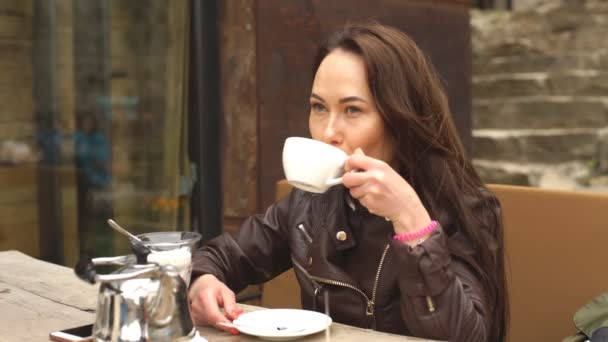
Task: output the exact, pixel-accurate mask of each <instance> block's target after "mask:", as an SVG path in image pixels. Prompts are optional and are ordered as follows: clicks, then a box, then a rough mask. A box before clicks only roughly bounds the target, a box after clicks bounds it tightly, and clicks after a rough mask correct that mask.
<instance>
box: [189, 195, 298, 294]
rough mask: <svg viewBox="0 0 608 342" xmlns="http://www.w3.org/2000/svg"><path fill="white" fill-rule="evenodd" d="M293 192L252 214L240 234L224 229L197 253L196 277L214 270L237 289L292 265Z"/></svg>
mask: <svg viewBox="0 0 608 342" xmlns="http://www.w3.org/2000/svg"><path fill="white" fill-rule="evenodd" d="M292 197H293V194H291V195H290V196H287V197H286V198H285V199H283V200H281V201H279V202H277V203H275V204H273V205H272V206H270V207H269V208H268V209H267V210H266V213H264V214H259V215H255V216H252V217H249V218H247V219H246V220H245V222H243V224H242V225H241V227H240V229H239V231H238V233H237V235H236V237H234V238H233V237H232V236H231V235H230V234H228V233H224V234H222V235H220V236H219V237H217V238H215V239H213V240H211V241H209V242H208V243H207V244H206V245H205V246H203V247H201V248H199V250H197V251H196V253H195V254H194V256H193V267H192V279H193V280H194V279H195V278H197V277H200V276H201V275H204V274H213V275H214V276H216V277H217V278H218V279H219V280H220V281H222V282H223V283H225V284H226V285H227V286H228V287H229V288H231V289H232V290H233V291H235V292H238V291H240V290H242V289H243V288H245V287H246V286H247V285H250V284H260V283H263V282H265V281H267V280H269V279H272V278H273V277H275V276H277V275H278V274H280V273H282V272H283V271H285V270H287V269H289V268H290V267H291V266H292V265H291V258H290V252H289V245H288V236H287V220H288V216H287V214H288V210H289V206H290V201H292Z"/></svg>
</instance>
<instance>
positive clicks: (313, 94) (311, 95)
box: [310, 93, 325, 102]
mask: <svg viewBox="0 0 608 342" xmlns="http://www.w3.org/2000/svg"><path fill="white" fill-rule="evenodd" d="M310 97H312V98H315V99H317V100H319V101H321V102H325V100H323V98H322V97H321V96H319V95H317V94H315V93H312V94H310Z"/></svg>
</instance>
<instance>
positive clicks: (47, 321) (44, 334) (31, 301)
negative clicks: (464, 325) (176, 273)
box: [0, 251, 430, 342]
mask: <svg viewBox="0 0 608 342" xmlns="http://www.w3.org/2000/svg"><path fill="white" fill-rule="evenodd" d="M97 292H98V290H97V286H93V285H89V284H87V283H85V282H84V281H82V280H80V279H78V278H77V277H76V276H75V275H74V273H73V271H72V270H71V269H70V268H67V267H63V266H58V265H54V264H51V263H47V262H44V261H40V260H37V259H35V258H32V257H29V256H27V255H25V254H23V253H20V252H16V251H5V252H0V342H13V341H23V342H29V341H32V342H39V341H47V340H48V335H49V333H50V332H51V331H56V330H62V329H66V328H71V327H76V326H79V325H84V324H89V323H92V322H93V321H94V319H95V314H94V313H93V311H94V309H95V306H96V301H97ZM239 307H241V308H242V309H243V310H245V311H253V310H260V309H262V308H260V307H256V306H251V305H245V304H239ZM198 329H199V332H200V333H201V336H203V337H205V338H206V339H208V340H209V342H249V341H260V340H259V339H258V338H257V337H252V336H247V335H243V334H241V335H236V336H234V335H230V334H228V333H225V332H222V331H219V330H216V329H214V328H211V327H198ZM301 340H302V341H309V342H319V341H331V342H342V341H349V342H368V341H382V342H392V341H395V342H396V341H401V342H407V341H430V340H424V339H418V338H413V337H406V336H399V335H392V334H386V333H381V332H377V331H372V330H367V329H360V328H355V327H352V326H347V325H343V324H338V323H333V324H332V325H331V327H330V330H329V334H328V335H327V336H326V333H325V332H321V333H318V334H316V335H312V336H308V337H305V338H303V339H301Z"/></svg>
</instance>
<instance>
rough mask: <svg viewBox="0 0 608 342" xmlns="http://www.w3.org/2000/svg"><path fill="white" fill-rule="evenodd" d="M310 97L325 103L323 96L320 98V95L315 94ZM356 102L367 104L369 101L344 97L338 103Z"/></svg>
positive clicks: (355, 97)
mask: <svg viewBox="0 0 608 342" xmlns="http://www.w3.org/2000/svg"><path fill="white" fill-rule="evenodd" d="M310 97H312V98H315V99H317V100H319V101H322V102H325V100H324V99H323V98H322V97H321V96H319V95H317V94H315V93H312V94H310ZM354 101H359V102H365V103H367V101H365V100H364V99H362V98H360V97H358V96H347V97H343V98H341V99H340V101H338V102H339V103H345V102H354Z"/></svg>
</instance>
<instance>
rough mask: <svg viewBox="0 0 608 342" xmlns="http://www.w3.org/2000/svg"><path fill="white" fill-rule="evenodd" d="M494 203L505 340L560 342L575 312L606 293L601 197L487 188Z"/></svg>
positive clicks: (605, 199)
mask: <svg viewBox="0 0 608 342" xmlns="http://www.w3.org/2000/svg"><path fill="white" fill-rule="evenodd" d="M490 190H492V191H493V192H494V193H495V194H496V195H497V196H498V199H499V200H500V202H501V205H502V208H503V219H504V226H505V241H506V242H505V243H506V257H507V275H508V277H509V279H508V282H509V284H508V286H509V292H510V293H509V295H510V303H511V328H510V341H512V342H520V341H521V342H528V341H529V342H532V341H534V342H538V341H561V340H562V339H563V338H564V337H566V336H568V335H570V334H572V333H574V332H575V328H574V325H573V323H572V316H573V315H574V313H575V311H576V310H577V309H578V308H579V307H581V306H582V305H584V304H585V303H587V302H588V301H590V300H591V299H593V298H594V297H596V296H597V295H599V294H600V293H602V292H605V291H607V290H608V271H607V272H604V270H606V269H608V267H607V263H606V261H607V260H608V248H607V246H608V195H607V194H597V193H588V192H578V191H558V190H546V189H538V188H529V187H517V186H507V185H491V186H490Z"/></svg>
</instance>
